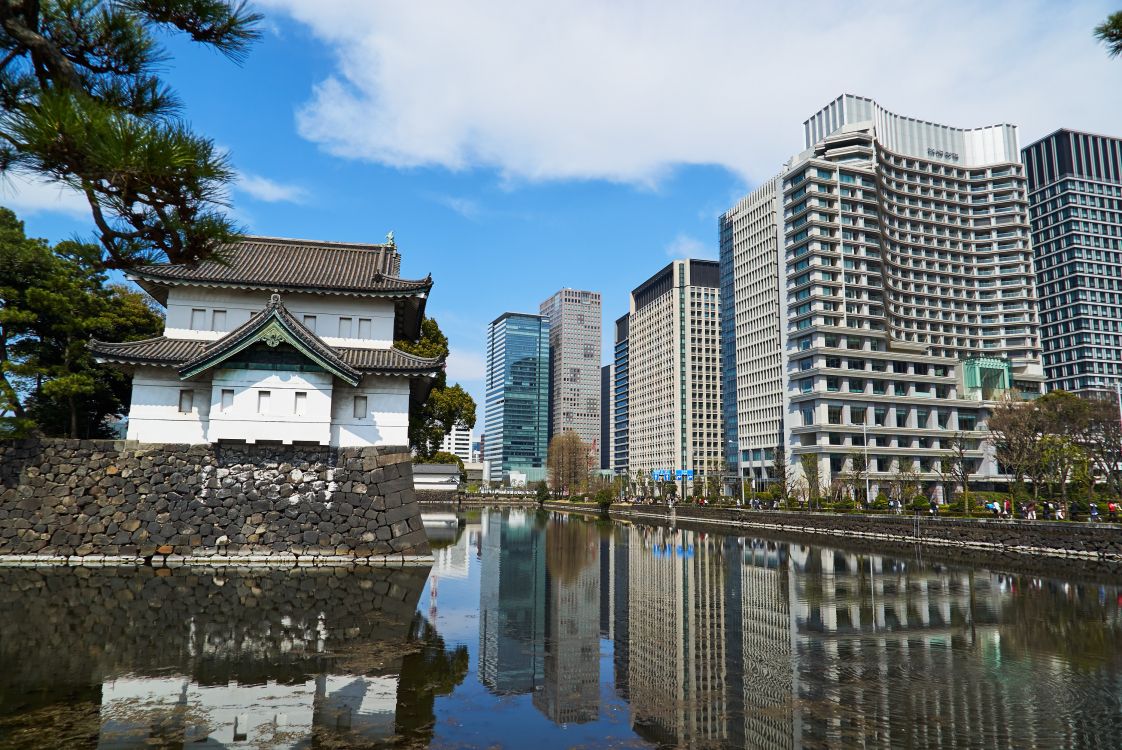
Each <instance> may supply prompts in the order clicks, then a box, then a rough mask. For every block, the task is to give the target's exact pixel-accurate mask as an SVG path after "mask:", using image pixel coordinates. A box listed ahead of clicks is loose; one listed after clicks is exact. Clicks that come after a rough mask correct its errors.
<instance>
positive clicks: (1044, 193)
mask: <svg viewBox="0 0 1122 750" xmlns="http://www.w3.org/2000/svg"><path fill="white" fill-rule="evenodd" d="M1022 153H1023V154H1024V161H1025V171H1026V173H1027V175H1028V198H1029V210H1030V213H1031V218H1032V245H1033V254H1034V256H1035V260H1036V279H1037V290H1038V292H1039V294H1040V326H1041V329H1040V332H1041V339H1042V340H1043V345H1044V347H1043V348H1044V374H1045V376H1046V377H1047V379H1048V387H1049V388H1062V389H1064V390H1066V391H1074V392H1095V391H1101V390H1105V389H1113V388H1116V387H1117V386H1118V385H1119V384H1122V287H1120V286H1119V281H1118V279H1119V278H1122V138H1111V137H1109V136H1103V135H1091V134H1089V133H1080V132H1076V131H1073V130H1057V131H1056V132H1055V133H1052V134H1051V135H1048V136H1045V137H1044V138H1041V139H1040V140H1039V141H1037V142H1036V143H1033V144H1032V145H1030V146H1028V147H1026V148H1025V149H1024V151H1023V152H1022Z"/></svg>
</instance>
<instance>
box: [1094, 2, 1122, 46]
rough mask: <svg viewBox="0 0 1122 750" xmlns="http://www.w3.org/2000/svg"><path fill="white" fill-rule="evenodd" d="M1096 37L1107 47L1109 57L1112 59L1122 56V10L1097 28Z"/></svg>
mask: <svg viewBox="0 0 1122 750" xmlns="http://www.w3.org/2000/svg"><path fill="white" fill-rule="evenodd" d="M1095 36H1096V37H1097V38H1098V40H1099V41H1100V42H1102V43H1103V44H1105V45H1106V51H1107V54H1108V55H1110V56H1111V57H1118V56H1119V55H1122V10H1120V11H1118V12H1117V13H1112V14H1111V15H1110V16H1108V17H1107V19H1106V20H1105V21H1103V22H1102V23H1101V24H1099V25H1098V26H1096V27H1095Z"/></svg>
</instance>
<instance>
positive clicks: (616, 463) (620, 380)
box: [612, 313, 631, 474]
mask: <svg viewBox="0 0 1122 750" xmlns="http://www.w3.org/2000/svg"><path fill="white" fill-rule="evenodd" d="M630 319H631V315H630V313H628V314H627V315H624V316H623V317H621V318H619V319H617V320H616V336H615V367H614V370H613V372H612V380H613V382H612V471H614V472H615V473H616V474H627V472H628V466H627V420H628V408H627V382H628V381H627V378H628V373H627V370H628V351H627V336H628V326H627V324H628V321H629V320H630Z"/></svg>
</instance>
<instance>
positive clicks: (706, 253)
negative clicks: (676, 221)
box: [666, 234, 716, 260]
mask: <svg viewBox="0 0 1122 750" xmlns="http://www.w3.org/2000/svg"><path fill="white" fill-rule="evenodd" d="M666 257H667V258H670V259H671V260H680V259H682V258H695V259H696V258H715V257H716V253H715V248H713V247H710V246H709V245H708V244H706V243H704V242H702V241H701V240H699V239H698V238H696V237H691V236H690V235H688V234H678V235H677V236H676V237H674V239H672V240H671V241H670V244H668V245H667V246H666Z"/></svg>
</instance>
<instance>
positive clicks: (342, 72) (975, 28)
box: [259, 0, 1122, 184]
mask: <svg viewBox="0 0 1122 750" xmlns="http://www.w3.org/2000/svg"><path fill="white" fill-rule="evenodd" d="M259 3H260V4H261V5H265V6H270V7H272V8H275V9H283V10H285V11H287V12H288V13H289V14H290V15H291V16H293V17H294V18H295V19H297V20H298V21H300V22H302V23H304V24H306V25H307V26H309V27H310V28H311V29H312V31H313V33H314V34H316V35H317V36H318V37H319V38H320V39H321V40H322V41H324V42H325V43H326V44H328V45H329V46H330V48H331V49H332V50H333V52H334V54H335V58H336V67H335V71H334V72H333V73H332V74H331V75H330V76H329V77H328V78H326V79H325V80H323V81H321V82H320V83H319V84H318V85H317V86H316V87H315V90H314V91H313V92H311V94H310V100H309V101H308V102H307V103H306V104H305V105H304V106H303V107H302V108H301V109H300V111H299V112H298V115H297V121H298V126H299V129H300V132H301V133H302V134H303V135H304V136H305V137H306V138H308V139H311V140H312V141H315V142H317V143H319V144H321V145H322V147H323V148H325V149H326V150H327V151H329V152H331V153H333V154H337V155H340V156H343V157H349V158H357V159H365V160H370V161H375V162H380V163H385V164H389V165H394V166H399V167H412V166H421V165H437V166H442V167H447V168H451V169H461V168H469V167H477V166H483V167H491V168H495V169H498V170H499V171H500V172H501V173H502V174H503V176H504V177H505V178H508V179H515V180H525V179H531V180H533V179H564V178H598V179H609V180H619V181H627V182H634V183H644V184H651V183H653V182H656V181H657V180H658V178H659V177H660V176H661V175H663V174H665V172H666V171H667V170H668V169H671V168H673V167H674V166H675V165H678V164H718V165H723V166H726V167H728V168H729V169H731V170H733V171H734V172H736V173H738V174H739V175H742V176H743V177H744V178H745V179H746V180H748V181H750V182H753V183H754V182H757V181H759V180H760V179H763V178H766V177H768V176H770V175H771V174H773V173H775V172H776V171H777V170H778V169H779V167H780V166H781V164H782V162H783V161H784V160H786V158H788V157H789V156H791V155H792V154H793V153H794V152H796V151H798V150H800V149H801V148H802V138H801V136H802V128H801V124H802V122H803V120H805V119H806V118H807V117H809V116H810V115H812V114H813V113H814V112H816V111H817V110H818V109H820V108H821V107H822V106H824V105H825V104H827V103H828V102H829V101H831V100H833V99H834V98H835V97H836V96H838V95H839V94H841V93H843V92H849V93H856V94H861V95H865V96H871V97H874V98H876V99H878V100H879V101H880V102H881V103H882V104H883V105H884V106H885V107H887V108H889V109H890V110H893V111H896V112H900V113H903V114H907V115H911V116H914V117H918V118H922V119H932V120H937V121H939V122H945V123H947V124H951V125H959V126H963V127H974V126H980V125H988V124H993V123H995V122H1013V123H1017V124H1019V125H1021V126H1022V140H1023V141H1024V142H1026V143H1027V142H1028V140H1029V139H1031V138H1036V137H1038V136H1041V135H1043V134H1045V133H1047V132H1050V131H1051V130H1053V129H1055V128H1056V127H1059V126H1068V127H1077V128H1085V129H1088V130H1095V131H1105V132H1116V131H1117V130H1118V122H1119V121H1120V120H1122V97H1118V96H1113V95H1110V94H1109V92H1110V91H1112V90H1115V89H1116V88H1117V87H1118V83H1119V81H1120V79H1122V62H1119V61H1118V60H1111V59H1110V58H1109V57H1108V56H1107V54H1106V51H1105V49H1104V48H1103V47H1102V46H1101V45H1099V44H1097V43H1096V41H1095V39H1094V38H1093V36H1092V33H1091V30H1092V29H1093V27H1094V26H1095V24H1096V23H1098V22H1100V21H1101V20H1102V19H1103V18H1104V17H1105V16H1106V15H1107V14H1108V13H1109V11H1110V10H1111V9H1112V7H1111V5H1110V4H1109V3H1106V4H1104V3H1103V2H1101V0H1093V1H1091V2H1079V3H1076V2H1065V3H1049V2H1045V0H995V1H994V2H989V3H976V2H972V1H970V0H949V1H948V2H945V3H940V4H937V5H933V4H930V3H919V2H912V3H899V4H891V5H890V4H886V3H883V2H880V1H879V0H851V2H845V3H838V2H835V1H834V0H813V1H811V2H801V3H758V2H757V3H746V2H742V1H741V0H699V2H695V3H679V2H670V0H619V2H610V3H606V2H603V0H572V1H571V2H567V3H555V2H544V0H492V1H491V2H482V3H463V2H458V0H432V1H431V2H424V3H401V2H392V1H387V2H373V1H371V0H319V2H315V3H309V2H307V1H306V0H259Z"/></svg>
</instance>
